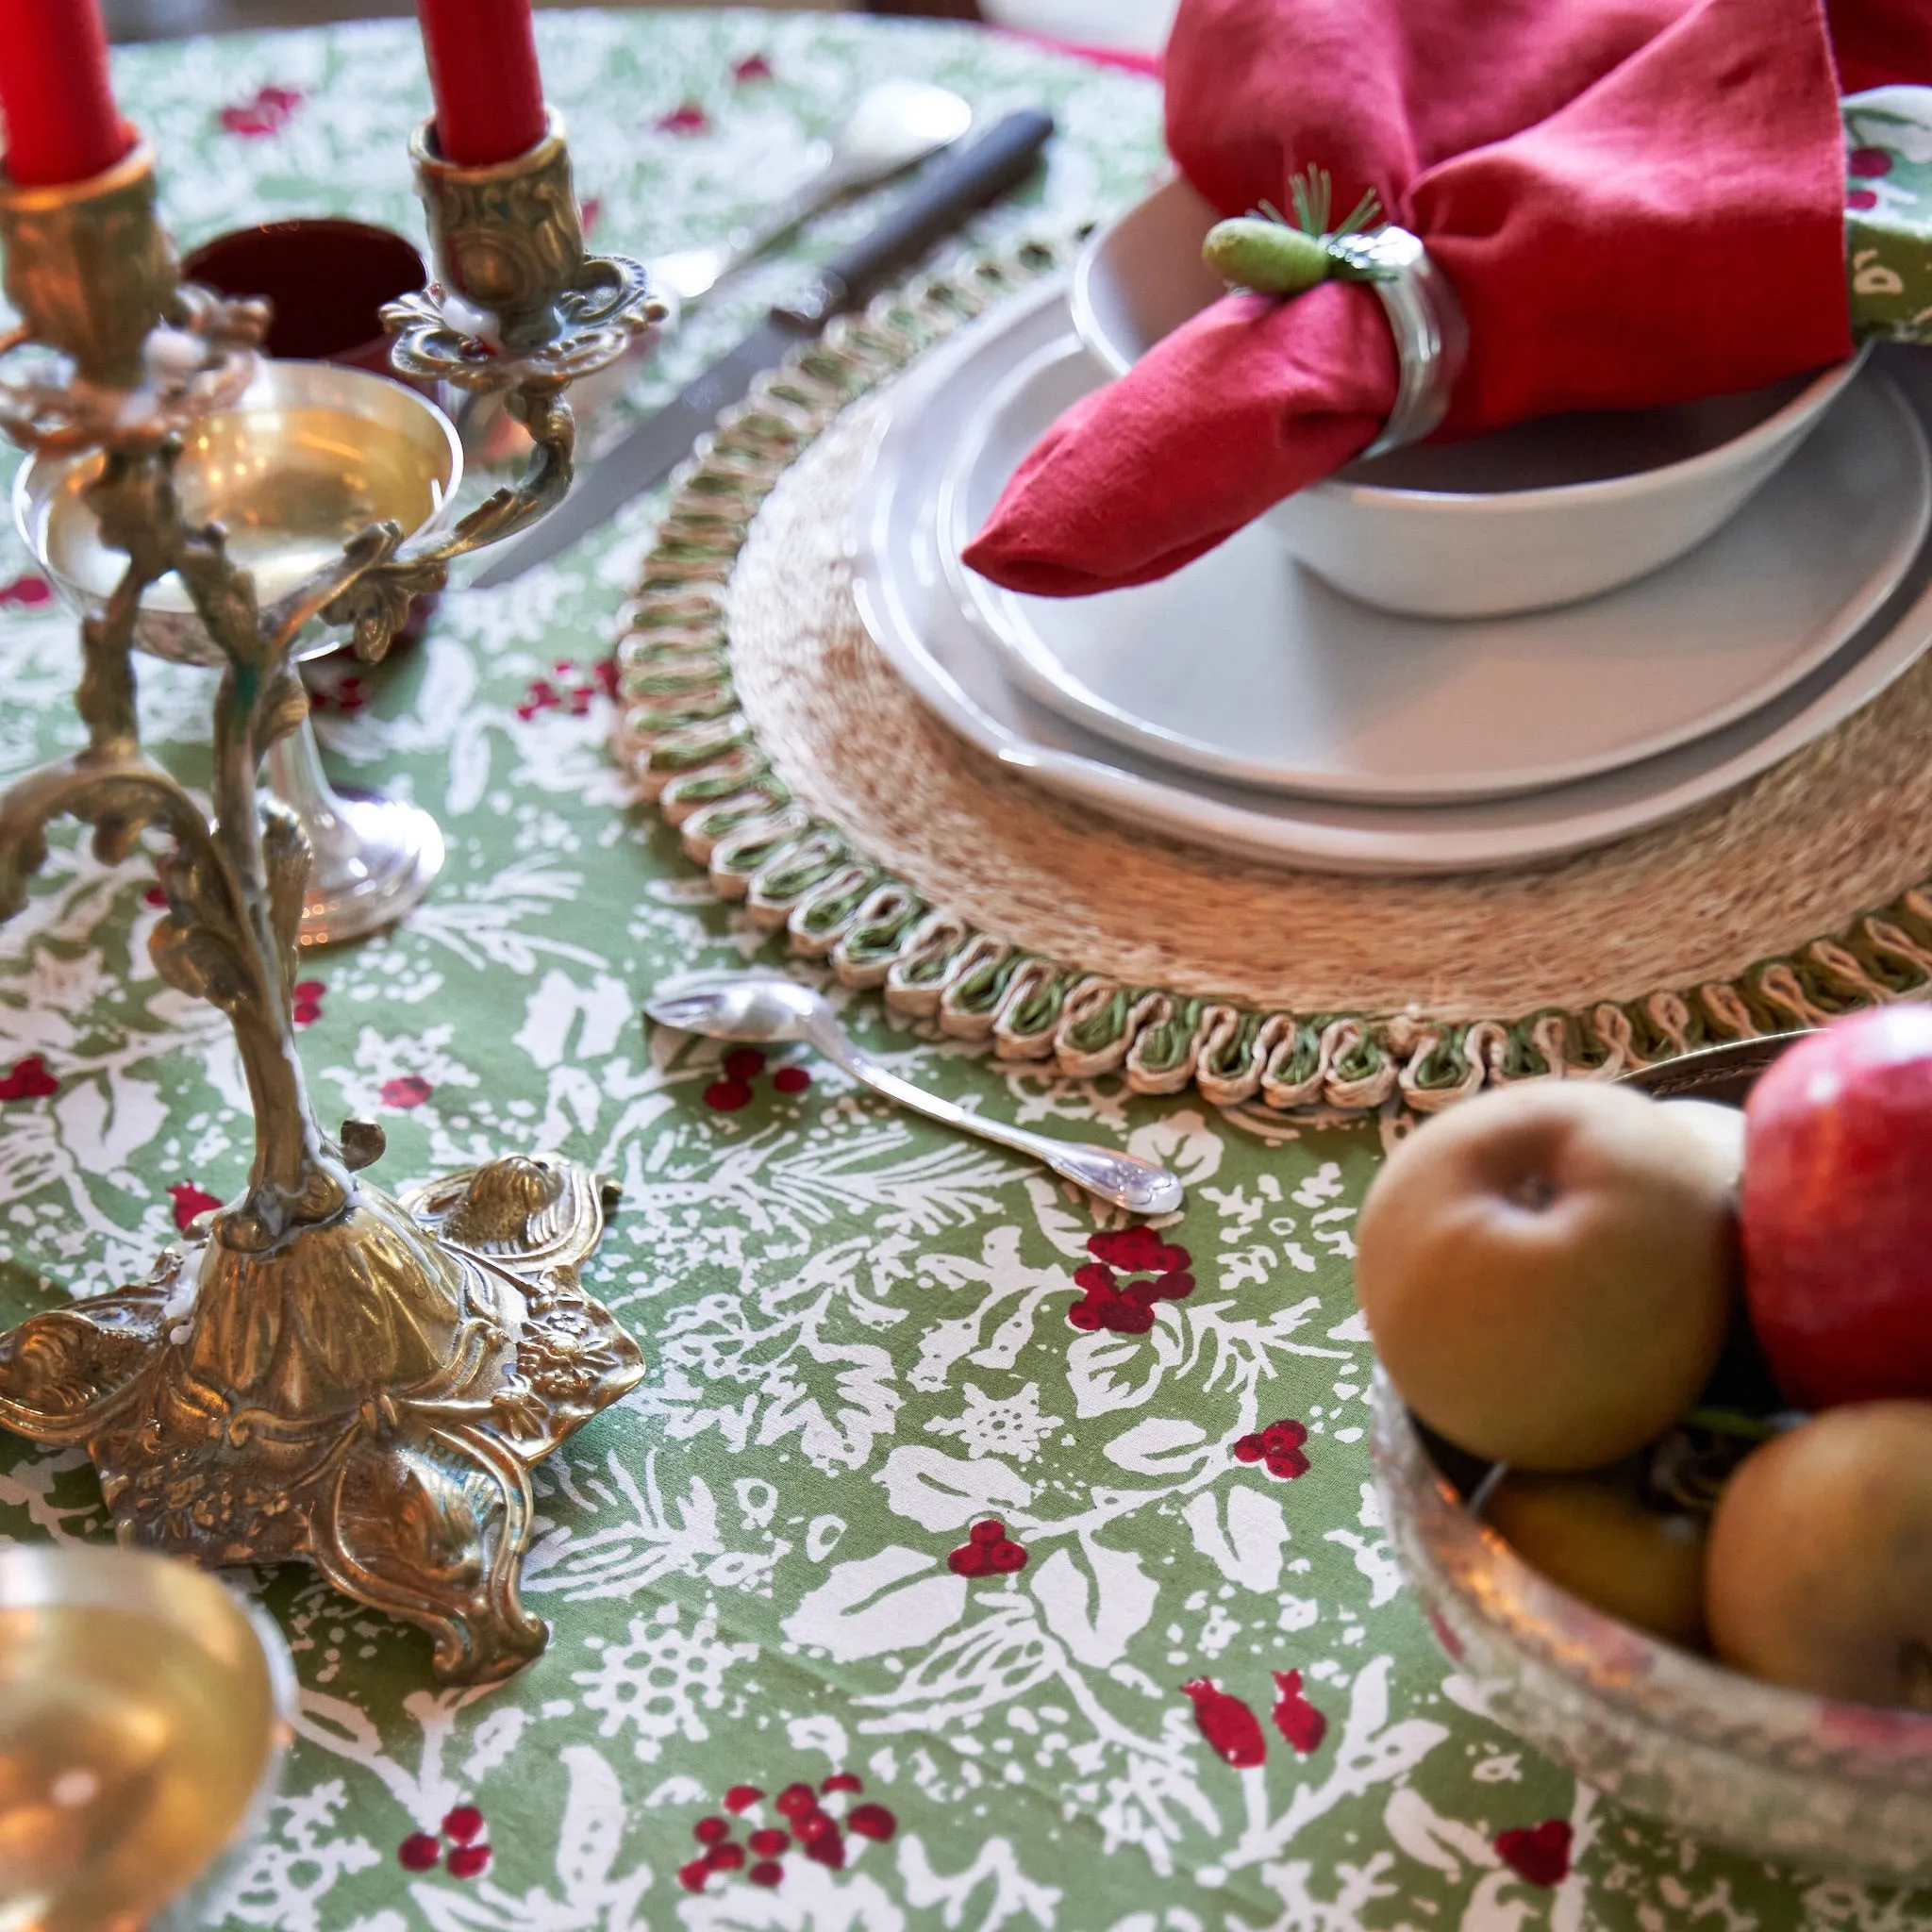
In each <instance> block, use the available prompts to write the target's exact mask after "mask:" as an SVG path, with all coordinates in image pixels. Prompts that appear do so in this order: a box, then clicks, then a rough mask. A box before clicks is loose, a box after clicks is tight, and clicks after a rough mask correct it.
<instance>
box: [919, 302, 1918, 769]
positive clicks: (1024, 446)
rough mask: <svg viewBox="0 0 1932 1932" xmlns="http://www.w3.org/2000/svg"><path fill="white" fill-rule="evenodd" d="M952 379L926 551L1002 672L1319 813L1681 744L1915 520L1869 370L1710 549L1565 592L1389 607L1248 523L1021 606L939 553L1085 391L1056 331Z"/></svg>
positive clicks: (1049, 701)
mask: <svg viewBox="0 0 1932 1932" xmlns="http://www.w3.org/2000/svg"><path fill="white" fill-rule="evenodd" d="M958 379H959V380H961V381H964V382H968V383H973V384H985V383H991V385H992V392H991V400H990V401H989V402H988V404H987V405H986V407H985V408H984V411H983V413H982V414H981V416H980V418H979V420H977V421H976V422H975V423H974V425H972V427H971V428H970V429H969V430H968V431H967V433H966V434H965V436H964V437H963V438H962V439H961V440H960V441H959V442H958V445H957V447H956V454H955V455H954V457H953V458H952V459H951V460H950V461H949V462H947V463H946V465H945V468H944V472H943V476H942V487H941V505H940V517H941V558H942V560H943V562H944V563H945V565H946V568H947V571H948V574H949V576H950V578H951V581H952V583H953V586H954V591H955V594H956V595H957V596H958V598H959V599H960V600H961V601H962V602H963V603H964V604H965V605H966V606H967V608H968V609H969V610H971V611H974V613H975V614H976V615H977V616H978V617H979V618H980V619H981V621H982V622H983V623H984V624H985V625H986V626H987V628H988V629H989V631H990V632H991V636H992V638H993V640H994V641H995V642H997V643H998V644H999V645H1000V646H1001V648H1002V649H1003V650H1004V651H1005V652H1006V653H1007V656H1008V671H1009V673H1010V674H1011V675H1012V677H1013V678H1014V679H1015V681H1016V682H1018V683H1019V685H1020V686H1021V687H1022V688H1023V689H1024V691H1026V692H1027V693H1028V694H1029V695H1030V696H1032V697H1034V698H1037V699H1038V700H1039V701H1040V702H1041V704H1043V705H1045V706H1046V707H1048V708H1049V709H1052V710H1056V711H1058V712H1060V713H1062V714H1063V715H1064V716H1066V717H1069V718H1071V719H1073V720H1074V722H1075V723H1076V724H1084V725H1086V726H1088V727H1089V728H1090V729H1091V730H1093V731H1096V732H1098V733H1100V735H1101V736H1102V737H1104V738H1109V739H1113V740H1116V741H1119V742H1121V743H1123V744H1126V745H1130V746H1132V747H1133V748H1134V749H1136V750H1137V751H1141V752H1143V753H1147V754H1150V755H1151V756H1153V757H1155V758H1162V759H1165V760H1166V761H1168V762H1169V763H1171V764H1176V765H1183V766H1186V767H1187V768H1188V769H1189V770H1191V771H1195V772H1200V773H1203V774H1206V775H1208V776H1209V777H1213V778H1220V779H1231V780H1234V781H1236V782H1238V783H1241V784H1247V785H1259V786H1266V787H1269V788H1271V789H1274V790H1280V791H1303V792H1307V793H1311V794H1313V795H1315V796H1318V797H1324V798H1358V799H1364V800H1371V801H1374V802H1377V803H1382V804H1406V803H1416V802H1422V801H1441V800H1448V799H1466V798H1495V797H1500V796H1503V795H1504V794H1506V793H1507V792H1512V791H1541V790H1545V789H1547V788H1548V787H1550V786H1552V785H1563V784H1569V783H1572V782H1574V780H1576V779H1579V778H1587V777H1591V776H1593V775H1595V774H1597V773H1600V772H1608V771H1613V770H1615V769H1616V768H1617V767H1618V766H1620V765H1629V764H1635V763H1637V762H1638V761H1639V760H1641V759H1643V758H1655V757H1656V756H1657V754H1658V753H1660V752H1665V751H1669V750H1671V749H1672V748H1673V747H1674V746H1676V745H1680V744H1685V743H1688V742H1689V741H1691V740H1692V739H1695V738H1701V737H1703V736H1705V735H1706V734H1707V733H1708V732H1711V731H1715V730H1717V729H1719V728H1721V727H1722V726H1724V725H1725V724H1729V723H1731V722H1732V721H1733V720H1734V719H1737V718H1741V717H1743V716H1745V715H1746V714H1747V713H1748V712H1751V711H1755V710H1757V708H1759V707H1760V706H1762V705H1765V704H1768V703H1769V702H1770V701H1771V700H1772V699H1773V698H1774V697H1776V696H1777V694H1778V693H1779V692H1780V691H1786V690H1789V689H1790V686H1792V685H1794V684H1796V683H1797V682H1798V680H1799V679H1800V678H1802V677H1804V676H1805V675H1806V674H1807V673H1808V672H1810V671H1813V670H1815V669H1816V668H1817V667H1818V666H1819V665H1820V664H1822V663H1824V660H1825V659H1826V658H1829V657H1830V656H1831V655H1832V653H1833V652H1834V651H1836V650H1837V649H1838V648H1839V647H1840V645H1841V644H1842V643H1844V641H1846V640H1847V639H1848V638H1850V637H1852V636H1853V635H1854V634H1855V633H1856V632H1857V629H1858V628H1859V626H1860V625H1863V624H1864V623H1865V622H1866V621H1867V620H1868V619H1869V618H1870V617H1871V616H1872V615H1873V613H1874V611H1876V610H1877V609H1878V608H1880V606H1882V605H1883V604H1884V602H1885V600H1886V598H1887V597H1888V596H1890V593H1891V592H1892V591H1893V590H1895V589H1896V588H1897V586H1898V583H1899V580H1900V578H1901V577H1903V576H1904V575H1905V573H1906V571H1907V569H1908V568H1909V566H1910V564H1911V561H1912V558H1914V557H1915V556H1916V555H1917V554H1918V551H1919V546H1920V544H1921V543H1922V542H1923V541H1924V537H1925V532H1926V528H1927V525H1928V522H1932V455H1928V452H1927V449H1926V444H1925V436H1924V431H1923V429H1922V428H1921V426H1920V425H1919V422H1918V420H1917V418H1916V417H1915V416H1914V415H1913V413H1912V411H1911V409H1910V408H1909V407H1908V406H1907V403H1906V402H1905V400H1904V398H1903V397H1901V396H1900V395H1899V393H1898V391H1896V390H1895V389H1893V388H1892V386H1891V385H1890V383H1889V382H1887V381H1886V380H1885V378H1884V377H1883V376H1882V375H1872V374H1869V373H1868V374H1866V375H1862V376H1860V377H1859V378H1858V379H1857V381H1856V382H1855V383H1853V384H1852V386H1851V387H1850V388H1849V389H1848V390H1847V391H1845V393H1844V394H1843V395H1842V396H1840V399H1839V400H1838V402H1837V403H1836V405H1835V406H1834V407H1833V408H1832V409H1831V411H1830V413H1829V414H1828V415H1827V416H1826V417H1825V418H1824V421H1823V422H1822V423H1821V424H1820V425H1819V426H1818V428H1817V429H1816V430H1815V431H1813V432H1812V434H1811V436H1810V438H1809V439H1808V440H1807V442H1806V443H1805V445H1804V446H1803V447H1802V448H1801V449H1800V450H1799V451H1798V452H1797V454H1796V455H1795V456H1793V457H1792V458H1790V461H1789V462H1787V463H1786V464H1785V465H1784V467H1783V468H1782V469H1781V470H1780V471H1779V472H1778V474H1777V475H1774V477H1773V478H1772V479H1771V481H1770V482H1769V483H1767V484H1765V485H1764V486H1763V488H1762V489H1760V490H1759V491H1757V493H1756V495H1755V496H1753V498H1752V499H1751V501H1750V502H1749V503H1748V504H1746V505H1745V507H1744V508H1743V509H1742V510H1740V512H1739V513H1738V514H1737V515H1736V516H1734V517H1733V518H1731V520H1730V521H1729V522H1728V523H1727V524H1725V525H1724V526H1723V527H1722V528H1721V529H1720V530H1719V531H1718V532H1717V533H1716V534H1715V535H1714V536H1712V537H1711V538H1709V539H1707V541H1705V542H1703V543H1701V544H1700V545H1698V547H1697V548H1696V549H1694V550H1692V551H1691V552H1690V553H1689V554H1688V555H1687V556H1685V557H1683V558H1680V559H1678V561H1676V562H1675V563H1673V564H1671V565H1670V566H1668V567H1667V568H1665V569H1663V570H1658V571H1655V572H1653V573H1652V574H1651V575H1648V576H1646V577H1643V578H1641V579H1639V580H1638V581H1637V582H1636V583H1633V584H1628V585H1625V586H1624V588H1622V589H1620V590H1616V591H1608V592H1607V593H1605V594H1604V595H1602V596H1597V597H1591V598H1589V599H1587V600H1586V601H1584V602H1582V603H1576V604H1569V605H1565V606H1562V607H1560V608H1556V609H1548V610H1540V611H1535V612H1532V613H1529V614H1527V615H1524V616H1517V617H1500V618H1485V619H1460V620H1452V619H1431V618H1418V617H1400V616H1396V615H1393V614H1391V612H1388V611H1385V610H1375V609H1372V608H1370V607H1369V606H1367V605H1365V604H1358V603H1357V602H1356V601H1355V600H1354V599H1353V598H1350V597H1346V596H1344V595H1342V594H1341V592H1340V591H1335V590H1332V589H1331V588H1330V587H1329V586H1328V585H1326V584H1324V582H1323V581H1322V580H1321V579H1320V578H1319V577H1317V576H1315V575H1312V574H1311V573H1310V572H1307V571H1306V570H1304V569H1302V568H1301V566H1300V565H1298V564H1297V563H1295V562H1294V560H1293V559H1292V558H1291V557H1290V556H1289V555H1288V554H1287V552H1286V551H1285V550H1284V549H1283V548H1282V546H1281V544H1280V542H1279V541H1277V540H1276V539H1275V538H1274V536H1273V535H1271V533H1270V532H1269V531H1268V530H1267V529H1265V528H1264V527H1262V526H1261V525H1258V524H1252V525H1249V526H1248V527H1247V528H1246V529H1245V530H1241V531H1240V532H1238V533H1237V534H1236V535H1235V536H1234V537H1232V538H1230V539H1229V540H1228V541H1226V542H1225V543H1224V544H1222V545H1221V546H1220V547H1219V548H1217V549H1215V550H1213V551H1210V552H1209V553H1208V555H1207V556H1206V557H1203V558H1199V559H1198V560H1196V561H1195V562H1193V563H1191V564H1190V565H1188V566H1187V568H1186V569H1184V570H1180V571H1176V572H1175V573H1174V575H1172V576H1169V577H1164V578H1162V579H1161V580H1160V581H1159V582H1158V583H1152V584H1142V585H1139V586H1136V587H1135V588H1134V589H1132V590H1127V591H1108V592H1105V593H1103V594H1102V595H1099V596H1093V597H1028V596H1021V595H1018V594H1016V593H1015V592H1013V591H1007V590H1003V589H1001V588H1000V587H999V586H998V585H996V584H993V583H991V582H989V581H988V580H987V579H986V578H985V577H982V576H980V575H978V574H977V573H976V572H974V571H971V570H968V569H967V568H966V567H965V565H964V564H963V563H962V562H960V560H959V551H960V549H961V548H963V546H964V545H965V544H966V543H967V542H968V541H970V540H971V539H972V537H973V536H974V533H975V532H976V531H977V530H978V529H979V528H980V527H981V525H984V523H985V522H986V519H987V517H988V516H989V515H990V514H991V511H992V508H993V506H994V505H995V503H997V501H998V500H999V494H1000V491H1002V490H1004V489H1005V488H1006V485H1007V483H1008V479H1009V478H1010V477H1011V476H1012V474H1013V472H1014V471H1015V470H1016V469H1017V468H1018V467H1019V464H1020V461H1021V459H1022V458H1024V456H1025V455H1026V453H1027V451H1028V450H1030V449H1031V448H1032V447H1033V445H1034V444H1035V443H1036V442H1037V441H1039V440H1040V438H1041V435H1042V434H1043V433H1044V432H1045V430H1046V429H1047V427H1048V425H1050V424H1051V423H1052V422H1053V421H1054V419H1055V417H1057V416H1058V415H1059V414H1060V412H1061V411H1062V410H1063V409H1066V408H1071V407H1072V406H1073V405H1074V403H1075V402H1077V401H1078V400H1079V399H1080V398H1081V397H1082V396H1084V395H1086V394H1087V393H1089V392H1090V391H1092V390H1093V389H1096V388H1097V387H1099V385H1100V384H1101V383H1102V382H1103V381H1104V380H1106V377H1105V376H1104V375H1103V374H1102V373H1101V371H1100V369H1099V367H1098V365H1097V364H1095V363H1094V361H1093V359H1092V358H1091V355H1090V354H1089V353H1088V351H1087V350H1086V349H1085V348H1084V347H1083V346H1082V345H1081V343H1080V342H1079V341H1078V339H1077V338H1076V337H1074V334H1073V333H1072V330H1071V327H1069V329H1068V330H1067V332H1066V333H1065V334H1063V335H1061V336H1060V337H1058V339H1056V340H1054V341H1049V342H1047V343H1046V344H1044V345H1043V346H1041V347H1040V348H1037V349H1035V350H1033V351H1032V352H1031V353H1030V354H1026V355H1024V356H1021V357H1020V358H1018V360H1017V363H1016V362H1015V361H1014V359H1013V349H1012V344H1011V342H1010V341H1003V340H1002V339H1000V338H999V337H997V336H994V337H992V338H990V339H989V340H988V341H985V342H984V343H983V344H982V345H981V351H980V354H979V355H978V356H977V357H976V358H974V362H973V363H972V364H971V365H970V366H969V367H967V368H965V369H962V371H961V373H960V376H959V378H958ZM936 446H937V445H936V441H935V444H934V445H933V447H936ZM921 459H924V460H931V458H930V457H929V456H926V457H924V458H915V460H921Z"/></svg>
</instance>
